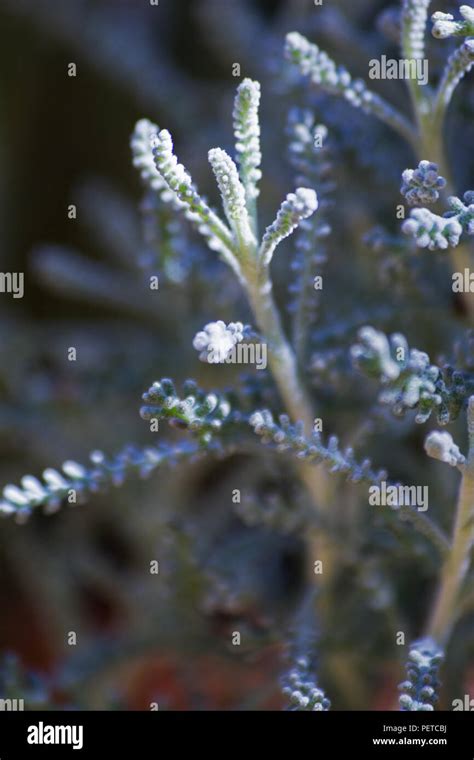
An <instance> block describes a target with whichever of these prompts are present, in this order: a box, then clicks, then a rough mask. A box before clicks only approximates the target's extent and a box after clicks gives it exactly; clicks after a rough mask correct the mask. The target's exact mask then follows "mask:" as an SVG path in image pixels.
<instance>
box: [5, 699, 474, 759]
mask: <svg viewBox="0 0 474 760" xmlns="http://www.w3.org/2000/svg"><path fill="white" fill-rule="evenodd" d="M60 727H64V728H63V729H61V728H60ZM81 728H82V732H81ZM28 739H30V742H31V741H35V740H42V742H43V743H38V744H35V743H29V741H28ZM51 739H53V740H55V741H56V742H57V743H56V744H52V743H49V741H50V740H51ZM389 740H390V741H389ZM65 741H69V742H70V743H69V744H67V743H63V742H65ZM262 743H263V746H264V749H265V755H266V756H267V757H268V756H269V753H270V751H272V750H273V749H275V751H279V753H281V751H282V748H283V747H285V746H290V747H293V750H292V755H294V756H297V755H298V754H299V753H301V752H303V751H304V752H305V753H307V752H310V753H311V755H313V756H315V757H318V756H326V757H327V751H328V750H330V751H334V752H338V751H343V752H346V753H347V754H346V757H347V758H350V757H358V756H360V757H362V758H366V757H371V758H372V757H373V758H377V757H379V758H383V757H390V758H392V757H395V758H396V757H399V756H401V754H402V753H404V756H405V757H407V758H430V759H431V758H450V759H452V760H473V758H474V715H471V713H470V712H434V713H433V712H432V713H428V712H418V713H407V712H403V713H396V712H322V713H318V712H316V713H304V712H293V713H291V712H282V713H272V712H258V713H257V712H232V713H224V712H159V711H158V712H71V711H65V712H3V713H1V714H0V760H20V758H23V757H24V756H25V755H26V756H27V757H38V758H41V757H44V758H46V757H48V758H54V757H57V758H61V760H62V758H66V757H78V758H83V757H91V758H92V757H96V756H97V753H98V752H100V751H103V750H106V752H107V755H108V756H110V757H115V756H116V757H120V758H122V757H133V758H134V759H135V758H136V759H137V760H139V758H140V760H141V758H145V757H150V758H153V760H155V758H160V757H164V756H167V757H178V756H179V757H181V756H182V753H183V752H186V751H188V753H189V751H191V752H192V753H193V756H195V753H197V752H199V753H200V754H206V755H208V754H211V756H212V755H214V754H216V755H219V756H221V755H222V756H224V757H226V758H227V757H228V756H229V754H230V755H235V754H236V753H238V754H239V755H240V757H241V758H245V757H247V756H248V754H249V753H251V752H252V751H253V752H254V751H255V748H256V745H257V746H258V745H261V744H262ZM74 745H76V747H77V749H74V748H73V746H74ZM115 753H117V755H115ZM131 753H133V755H132V754H131ZM188 757H191V755H189V754H188Z"/></svg>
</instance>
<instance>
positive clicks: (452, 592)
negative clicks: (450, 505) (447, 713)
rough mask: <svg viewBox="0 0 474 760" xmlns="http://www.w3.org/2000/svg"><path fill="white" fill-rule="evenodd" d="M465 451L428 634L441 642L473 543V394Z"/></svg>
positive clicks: (448, 630) (452, 616)
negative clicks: (450, 531) (451, 533)
mask: <svg viewBox="0 0 474 760" xmlns="http://www.w3.org/2000/svg"><path fill="white" fill-rule="evenodd" d="M467 424H468V435H469V451H468V456H467V460H466V463H465V465H464V469H463V477H462V481H461V487H460V491H459V497H458V504H457V510H456V517H455V521H454V528H453V537H452V543H451V550H450V553H449V555H448V557H447V559H446V561H445V563H444V566H443V570H442V574H441V584H440V588H439V592H438V595H437V598H436V602H435V605H434V609H433V612H432V615H431V620H430V623H429V626H428V635H429V636H431V637H432V638H433V639H434V640H435V641H436V642H437V643H438V644H440V645H441V646H444V645H445V644H446V642H447V640H448V639H449V636H450V634H451V630H452V628H453V625H454V623H455V620H456V613H457V610H456V608H457V604H458V600H459V592H460V589H461V586H462V583H463V581H464V579H465V577H466V575H467V572H468V570H469V566H470V553H471V549H472V546H473V544H474V396H471V397H470V399H469V404H468V423H467Z"/></svg>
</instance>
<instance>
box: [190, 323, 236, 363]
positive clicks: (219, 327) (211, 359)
mask: <svg viewBox="0 0 474 760" xmlns="http://www.w3.org/2000/svg"><path fill="white" fill-rule="evenodd" d="M243 338H244V326H243V324H242V322H229V324H228V325H226V323H225V322H223V321H222V320H219V321H218V322H209V323H208V324H207V325H206V326H205V327H204V329H203V330H201V331H200V332H198V333H196V335H195V337H194V340H193V346H194V348H195V349H196V351H200V354H199V358H200V360H201V361H203V362H208V363H209V364H219V363H221V362H224V361H225V360H226V358H227V356H228V355H229V353H230V352H231V351H232V349H233V348H234V346H235V345H236V344H237V343H240V342H241V341H242V340H243Z"/></svg>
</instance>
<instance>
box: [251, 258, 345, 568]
mask: <svg viewBox="0 0 474 760" xmlns="http://www.w3.org/2000/svg"><path fill="white" fill-rule="evenodd" d="M244 278H245V280H246V284H247V293H248V297H249V301H250V305H251V308H252V310H253V313H254V315H255V318H256V321H257V323H258V327H259V329H260V331H261V333H262V335H263V336H264V338H265V339H266V340H267V342H268V346H267V348H268V358H269V364H270V369H271V371H272V374H273V377H274V379H275V382H276V384H277V387H278V390H279V392H280V394H281V397H282V399H283V401H284V404H285V407H286V410H287V412H288V414H289V415H290V417H291V418H292V419H293V420H294V421H298V420H301V421H302V422H303V423H304V427H305V432H306V433H307V434H308V435H309V434H310V433H311V431H312V429H313V425H314V412H313V410H312V406H311V402H310V400H309V398H308V396H307V394H306V392H305V390H304V388H303V386H302V384H301V381H300V379H299V377H298V371H297V362H296V357H295V355H294V352H293V350H292V348H291V346H290V345H289V343H288V341H287V339H286V336H285V334H284V331H283V327H282V324H281V319H280V314H279V311H278V309H277V307H276V304H275V301H274V299H273V293H272V281H271V278H270V276H269V271H268V267H266V266H259V265H258V264H257V263H256V262H255V260H254V262H251V263H248V264H247V266H246V267H245V270H244ZM299 472H300V475H301V478H302V480H303V481H304V483H305V485H306V487H307V489H308V491H309V493H310V494H311V497H312V500H313V502H314V505H315V507H316V508H318V509H320V510H321V511H322V512H325V513H326V517H327V512H328V510H329V508H330V503H331V498H330V497H331V492H332V486H331V484H330V482H329V478H328V475H327V473H326V472H325V470H324V469H323V468H322V466H321V465H319V466H317V467H315V466H314V465H312V464H309V463H301V464H300V465H299ZM309 543H310V546H311V552H310V554H311V556H310V557H309V562H310V565H311V572H313V568H314V561H316V560H321V561H322V563H323V576H325V578H326V580H327V579H329V578H330V577H331V575H332V564H333V563H332V559H331V555H332V551H331V547H330V545H329V541H328V540H327V538H325V537H323V536H322V534H321V533H320V532H318V535H316V533H315V531H313V534H312V536H310V540H309ZM313 577H314V575H313ZM318 577H319V578H320V577H321V576H318Z"/></svg>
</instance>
